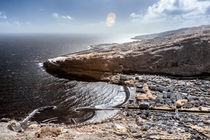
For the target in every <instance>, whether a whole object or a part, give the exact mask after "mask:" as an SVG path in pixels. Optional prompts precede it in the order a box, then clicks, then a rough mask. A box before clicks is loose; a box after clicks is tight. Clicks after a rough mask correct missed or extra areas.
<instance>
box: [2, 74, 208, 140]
mask: <svg viewBox="0 0 210 140" xmlns="http://www.w3.org/2000/svg"><path fill="white" fill-rule="evenodd" d="M110 81H111V82H112V83H121V84H126V85H127V86H130V93H131V97H133V98H130V99H129V103H128V104H127V105H126V106H124V107H123V109H122V111H121V113H119V114H118V115H117V116H115V117H114V118H112V119H111V120H109V121H106V122H104V123H101V124H90V125H85V126H74V127H71V126H56V127H53V126H45V125H43V126H42V125H39V124H32V125H30V126H29V127H28V128H27V129H26V130H25V131H23V132H15V131H12V130H10V129H9V128H8V125H9V124H11V123H12V122H14V121H11V120H7V119H2V120H1V123H0V132H1V134H0V139H59V140H60V139H91V140H92V139H96V140H97V139H117V140H118V139H128V140H129V139H210V128H209V126H210V81H209V80H207V79H206V80H204V79H203V80H201V79H193V80H178V79H172V78H168V77H163V76H155V75H129V76H128V75H116V76H115V77H112V79H111V80H110ZM15 123H18V122H15Z"/></svg>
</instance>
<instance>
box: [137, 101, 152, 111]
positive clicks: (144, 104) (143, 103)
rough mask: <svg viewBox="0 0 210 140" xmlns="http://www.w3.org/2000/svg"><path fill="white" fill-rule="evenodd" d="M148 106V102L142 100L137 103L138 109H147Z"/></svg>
mask: <svg viewBox="0 0 210 140" xmlns="http://www.w3.org/2000/svg"><path fill="white" fill-rule="evenodd" d="M149 106H150V104H149V102H145V101H142V102H140V103H139V108H140V109H149Z"/></svg>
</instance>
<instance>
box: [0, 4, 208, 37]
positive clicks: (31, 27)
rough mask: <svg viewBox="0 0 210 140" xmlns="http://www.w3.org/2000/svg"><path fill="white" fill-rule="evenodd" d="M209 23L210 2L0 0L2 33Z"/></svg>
mask: <svg viewBox="0 0 210 140" xmlns="http://www.w3.org/2000/svg"><path fill="white" fill-rule="evenodd" d="M207 24H210V0H0V33H98V34H110V33H112V34H148V33H155V32H162V31H167V30H173V29H178V28H183V27H191V26H199V25H207Z"/></svg>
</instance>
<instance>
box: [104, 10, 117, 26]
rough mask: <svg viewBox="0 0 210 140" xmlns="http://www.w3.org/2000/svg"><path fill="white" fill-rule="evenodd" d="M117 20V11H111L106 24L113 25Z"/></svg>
mask: <svg viewBox="0 0 210 140" xmlns="http://www.w3.org/2000/svg"><path fill="white" fill-rule="evenodd" d="M115 20H116V15H115V13H109V14H108V15H107V17H106V25H107V26H109V27H111V26H113V25H114V23H115Z"/></svg>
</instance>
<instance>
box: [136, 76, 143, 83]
mask: <svg viewBox="0 0 210 140" xmlns="http://www.w3.org/2000/svg"><path fill="white" fill-rule="evenodd" d="M135 79H136V80H138V81H139V82H143V81H144V78H143V77H142V76H137V77H136V78H135Z"/></svg>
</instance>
